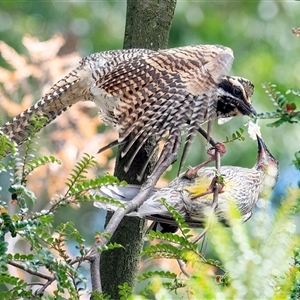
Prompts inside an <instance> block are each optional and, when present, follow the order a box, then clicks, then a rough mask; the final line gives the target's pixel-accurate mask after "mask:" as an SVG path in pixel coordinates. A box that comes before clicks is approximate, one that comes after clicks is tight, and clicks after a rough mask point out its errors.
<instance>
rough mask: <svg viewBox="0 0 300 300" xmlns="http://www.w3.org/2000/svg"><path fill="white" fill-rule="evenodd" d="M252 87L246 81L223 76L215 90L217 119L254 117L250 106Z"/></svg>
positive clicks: (250, 83) (254, 112)
mask: <svg viewBox="0 0 300 300" xmlns="http://www.w3.org/2000/svg"><path fill="white" fill-rule="evenodd" d="M253 90H254V85H253V84H252V82H251V81H249V80H248V79H245V78H242V77H234V76H223V77H222V79H221V81H220V83H219V86H218V90H217V93H218V95H217V117H218V118H228V117H235V116H242V115H256V111H255V109H254V107H253V106H252V104H251V96H252V94H253Z"/></svg>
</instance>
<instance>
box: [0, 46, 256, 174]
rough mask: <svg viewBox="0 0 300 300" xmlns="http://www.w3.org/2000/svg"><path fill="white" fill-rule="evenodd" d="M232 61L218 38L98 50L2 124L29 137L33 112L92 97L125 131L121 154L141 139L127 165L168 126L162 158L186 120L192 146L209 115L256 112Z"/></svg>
mask: <svg viewBox="0 0 300 300" xmlns="http://www.w3.org/2000/svg"><path fill="white" fill-rule="evenodd" d="M232 62H233V53H232V50H231V49H230V48H227V47H224V46H220V45H195V46H186V47H180V48H173V49H167V50H159V51H152V50H147V49H128V50H115V51H106V52H100V53H95V54H92V55H90V56H87V57H85V58H83V59H82V60H81V61H80V63H79V66H78V67H77V68H75V69H74V70H73V71H72V72H70V73H69V74H68V75H67V76H65V77H64V78H63V79H61V80H60V81H58V82H57V83H56V84H55V85H54V86H53V87H52V88H51V89H50V90H49V92H48V93H47V94H46V95H45V96H44V97H43V98H42V99H40V100H39V101H38V102H37V103H36V104H35V105H33V106H32V107H30V108H28V109H27V110H26V111H24V112H22V113H21V114H20V115H18V116H16V117H15V118H13V119H12V120H11V121H9V122H7V123H6V124H4V125H3V126H2V127H1V128H0V132H2V133H4V134H6V135H8V136H9V137H10V138H11V139H12V140H13V141H14V142H16V143H17V144H18V145H19V144H22V143H23V142H24V141H25V140H26V139H27V138H28V135H29V134H30V132H31V128H32V126H31V125H32V124H31V123H32V121H31V120H32V117H33V116H34V115H35V116H36V115H37V116H41V117H45V118H46V121H45V125H46V124H48V123H50V122H52V121H53V120H54V119H55V118H56V117H57V116H59V115H60V114H61V113H63V112H64V111H65V110H67V109H68V108H69V107H70V106H72V105H73V104H75V103H77V102H78V101H82V100H83V101H94V102H95V103H96V105H97V107H98V108H99V110H100V117H101V118H102V120H103V121H104V122H105V123H106V124H109V125H112V126H114V127H115V128H116V129H117V131H118V133H119V138H118V141H117V143H118V144H124V146H123V148H122V152H121V156H122V157H124V156H125V155H126V154H127V153H128V151H129V150H130V149H131V148H132V146H133V145H134V144H135V146H136V147H135V149H136V150H135V152H134V153H133V154H130V155H131V157H130V159H129V160H128V163H127V165H126V166H125V171H127V170H128V169H129V168H130V166H131V164H132V162H133V160H134V158H135V157H136V155H137V153H138V152H139V150H140V148H141V147H142V146H143V145H144V143H145V142H146V141H147V139H148V138H149V137H150V136H155V145H158V142H159V141H160V140H161V139H162V138H163V136H164V135H166V134H167V136H168V138H167V141H166V143H165V145H164V148H163V151H162V153H161V161H163V159H164V157H166V156H167V155H168V154H170V152H172V151H173V149H174V148H175V147H174V145H175V143H178V141H179V142H180V141H181V131H180V129H181V127H182V125H185V124H188V125H189V127H188V132H187V138H186V147H185V150H186V149H187V147H188V145H189V143H190V142H191V138H192V136H193V134H194V132H195V131H196V130H197V129H198V128H199V127H200V126H201V125H202V124H203V123H205V122H207V121H209V120H212V119H214V118H218V117H232V116H240V115H251V114H255V110H254V108H253V106H252V105H251V100H250V98H251V96H252V94H253V84H252V83H251V82H250V81H249V80H247V79H244V78H241V77H233V76H227V75H226V74H227V73H228V71H229V70H230V68H231V64H232ZM185 152H186V151H184V153H185ZM153 153H155V151H153ZM149 159H150V158H149ZM145 164H146V165H147V164H148V161H146V162H145ZM143 170H144V168H142V171H143Z"/></svg>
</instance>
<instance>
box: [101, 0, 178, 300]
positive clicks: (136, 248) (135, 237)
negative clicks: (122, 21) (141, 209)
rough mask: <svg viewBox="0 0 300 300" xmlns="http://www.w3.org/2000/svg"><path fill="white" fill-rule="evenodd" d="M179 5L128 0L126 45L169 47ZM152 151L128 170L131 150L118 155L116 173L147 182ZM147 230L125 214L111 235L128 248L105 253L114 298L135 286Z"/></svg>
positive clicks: (105, 275) (105, 277) (106, 282)
mask: <svg viewBox="0 0 300 300" xmlns="http://www.w3.org/2000/svg"><path fill="white" fill-rule="evenodd" d="M175 6H176V1H174V0H128V1H127V14H126V27H125V37H124V46H123V47H124V49H128V48H147V49H153V50H157V49H163V48H167V45H168V37H169V32H170V28H171V22H172V18H173V15H174V11H175ZM152 151H153V144H152V143H151V139H149V140H148V142H147V144H146V145H145V146H144V147H143V148H142V149H141V150H140V152H139V154H138V156H137V157H136V159H135V161H134V163H133V164H132V166H131V168H130V170H129V171H128V172H127V173H125V172H124V164H125V163H126V157H127V158H129V157H130V153H128V154H127V155H126V157H125V158H122V159H121V158H120V156H119V155H118V157H117V160H116V166H115V176H117V177H118V178H119V179H121V180H125V181H127V182H128V183H139V184H141V183H143V182H144V180H145V178H146V177H147V176H149V174H150V173H151V170H152V168H153V166H154V164H155V159H156V157H157V156H154V158H153V160H152V161H151V162H150V164H149V167H148V168H147V170H146V172H145V176H144V178H143V180H142V182H137V174H138V173H139V172H140V170H141V166H142V165H143V162H144V161H145V160H146V159H147V158H148V156H149V155H150V154H151V153H152ZM133 152H134V149H132V150H131V153H133ZM119 153H120V151H119ZM110 217H111V214H110V213H109V214H108V215H107V221H108V220H109V219H110ZM144 230H145V221H144V220H142V219H140V218H133V217H125V218H124V219H123V220H122V222H121V223H120V225H119V227H118V229H117V231H116V232H115V233H114V235H113V236H112V239H111V242H113V243H114V242H117V243H119V244H121V245H123V246H124V248H125V249H118V250H114V251H106V252H104V253H103V254H102V255H101V263H100V273H101V282H102V289H103V292H104V293H106V294H108V295H110V296H111V297H112V299H120V296H119V294H118V285H120V284H123V283H124V282H128V284H129V285H130V286H131V287H134V284H135V281H136V276H137V272H138V267H139V262H140V251H141V249H142V246H143V234H144Z"/></svg>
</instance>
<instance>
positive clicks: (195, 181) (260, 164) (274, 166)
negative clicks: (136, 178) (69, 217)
mask: <svg viewBox="0 0 300 300" xmlns="http://www.w3.org/2000/svg"><path fill="white" fill-rule="evenodd" d="M257 143H258V155H257V160H256V163H255V165H254V166H253V168H242V167H237V166H222V167H221V168H220V172H221V176H222V178H223V180H224V182H223V184H222V188H221V190H220V191H219V195H218V206H217V208H216V211H215V213H216V216H217V217H218V218H219V220H220V221H221V222H224V223H225V224H227V223H228V215H229V214H228V212H229V209H230V207H231V205H230V203H234V204H235V205H236V207H237V208H238V210H239V212H240V218H241V221H242V222H246V221H247V220H248V219H249V218H250V217H251V215H252V210H253V208H254V206H255V204H256V202H257V201H258V199H259V198H266V199H267V198H268V197H269V196H270V193H271V191H272V190H273V188H274V186H275V184H276V182H277V179H278V174H279V166H278V161H277V160H276V159H275V158H274V157H273V155H272V154H271V153H270V151H269V150H268V148H267V146H266V144H265V143H264V142H263V140H262V139H261V138H260V137H258V136H257ZM215 176H216V169H215V168H213V167H203V168H200V169H199V170H198V171H197V174H196V175H195V176H194V178H187V177H186V175H185V173H183V174H181V175H180V176H179V177H177V178H176V179H175V180H173V181H172V182H171V183H170V184H169V185H168V186H167V187H165V188H160V189H154V190H153V191H152V193H151V195H150V196H149V198H148V199H147V200H146V201H145V202H144V203H143V204H142V205H141V206H140V207H139V208H138V209H137V211H134V212H131V213H130V214H129V216H138V217H140V218H146V219H149V220H154V221H157V222H162V223H166V224H169V225H171V226H173V228H172V229H173V230H175V228H176V225H177V224H176V221H175V220H174V219H173V218H172V215H171V214H170V212H169V211H168V210H167V209H166V207H165V206H164V204H163V203H162V201H161V199H162V198H165V199H166V203H168V204H169V205H172V206H173V207H174V208H175V210H176V211H177V212H178V213H180V214H181V216H182V217H183V218H184V220H185V221H186V223H187V224H188V225H190V226H191V227H202V226H203V222H204V221H205V210H206V209H209V208H210V207H211V205H212V202H213V192H212V190H211V187H212V182H213V180H214V178H215ZM138 192H139V186H137V185H128V186H107V187H103V188H101V190H100V191H99V193H100V194H101V195H103V196H106V197H111V198H114V199H116V200H119V201H121V202H122V203H124V204H126V202H128V201H130V200H131V199H132V198H133V197H134V196H135V195H136V194H137V193H138ZM94 205H95V206H96V207H98V208H104V209H107V210H112V211H114V210H116V209H117V208H119V206H117V205H112V204H108V203H105V202H95V203H94ZM157 224H158V223H157ZM157 224H156V225H157ZM155 228H156V229H158V226H155ZM162 228H164V227H162ZM168 229H169V228H168Z"/></svg>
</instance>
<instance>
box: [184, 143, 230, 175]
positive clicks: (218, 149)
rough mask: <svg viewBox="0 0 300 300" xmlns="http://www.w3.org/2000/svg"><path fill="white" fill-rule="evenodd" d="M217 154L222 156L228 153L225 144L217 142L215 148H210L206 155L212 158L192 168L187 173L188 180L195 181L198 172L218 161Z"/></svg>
mask: <svg viewBox="0 0 300 300" xmlns="http://www.w3.org/2000/svg"><path fill="white" fill-rule="evenodd" d="M216 152H219V153H220V155H221V156H223V155H224V154H225V153H226V147H225V145H224V144H223V143H220V142H217V143H216V145H215V146H214V147H211V148H209V149H208V150H207V151H206V153H207V154H208V155H209V156H210V158H209V159H208V160H206V161H204V162H203V163H201V164H199V165H197V166H196V167H190V168H188V169H187V171H186V172H185V177H186V178H188V179H194V178H196V177H197V173H198V171H199V170H200V169H201V168H203V167H204V166H206V165H207V164H208V163H210V162H212V161H215V160H216Z"/></svg>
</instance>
